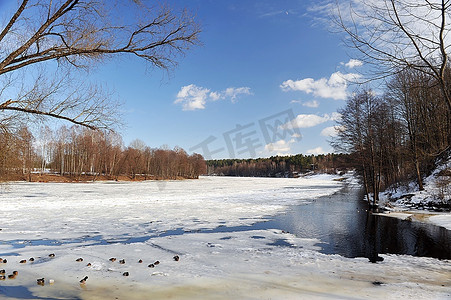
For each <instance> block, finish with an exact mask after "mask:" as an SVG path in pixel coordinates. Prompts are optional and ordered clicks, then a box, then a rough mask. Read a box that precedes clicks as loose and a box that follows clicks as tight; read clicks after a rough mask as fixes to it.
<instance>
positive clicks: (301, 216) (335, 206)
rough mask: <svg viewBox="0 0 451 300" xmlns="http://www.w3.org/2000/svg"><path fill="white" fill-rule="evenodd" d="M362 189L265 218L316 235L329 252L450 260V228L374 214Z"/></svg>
mask: <svg viewBox="0 0 451 300" xmlns="http://www.w3.org/2000/svg"><path fill="white" fill-rule="evenodd" d="M361 199H363V194H362V192H361V191H360V190H359V189H351V188H349V187H346V188H344V189H342V190H341V191H340V192H338V193H336V194H334V195H331V196H328V197H322V198H319V199H316V200H315V201H314V202H313V203H311V204H307V205H299V206H292V207H290V209H289V210H288V211H287V212H286V213H284V214H282V215H278V216H276V217H275V218H273V219H271V220H269V221H268V222H266V223H267V224H265V226H268V227H273V228H274V227H276V228H280V229H282V230H285V231H289V232H290V233H293V234H295V235H296V236H298V237H302V238H317V239H319V240H320V241H321V243H319V244H318V246H320V247H321V248H322V250H321V252H322V253H325V254H340V255H342V256H346V257H368V258H370V257H375V256H377V254H381V253H391V254H408V255H413V256H427V257H434V258H439V259H451V231H449V230H447V229H445V228H443V227H439V226H435V225H431V224H424V223H419V222H411V221H404V220H399V219H396V218H391V217H384V216H375V215H372V214H371V213H370V212H368V211H367V209H368V205H367V202H365V201H363V200H361Z"/></svg>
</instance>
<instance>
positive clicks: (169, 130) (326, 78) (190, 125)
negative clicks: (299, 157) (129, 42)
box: [90, 0, 360, 159]
mask: <svg viewBox="0 0 451 300" xmlns="http://www.w3.org/2000/svg"><path fill="white" fill-rule="evenodd" d="M168 3H169V5H170V6H172V7H174V8H176V9H181V8H183V7H186V8H188V9H189V10H190V11H191V12H192V13H193V14H195V15H196V19H197V21H198V22H199V23H200V24H201V26H202V33H201V34H200V41H201V43H202V44H203V45H202V46H199V47H195V48H194V49H192V50H190V51H189V52H187V53H186V55H185V56H184V57H180V58H179V65H178V67H177V68H176V69H174V70H173V71H172V72H171V73H170V74H169V76H168V74H167V73H165V72H164V71H162V70H159V69H149V68H147V67H146V65H145V63H144V62H143V61H142V60H140V59H138V58H133V57H123V58H120V59H117V60H111V61H108V62H107V63H105V64H102V65H100V66H98V67H97V68H96V69H95V70H94V71H93V73H91V74H90V78H93V79H94V80H95V81H97V82H98V83H100V84H102V85H105V86H107V87H108V89H110V90H112V91H114V93H115V97H117V98H118V99H119V100H120V101H121V102H122V103H123V105H122V107H121V111H122V113H123V122H124V124H125V126H123V127H121V128H120V129H119V132H120V133H121V134H122V136H123V139H124V143H125V145H128V144H129V143H130V142H131V141H133V140H134V139H141V140H143V141H144V142H145V143H146V144H147V145H149V146H151V147H160V146H162V145H167V146H168V147H170V148H173V147H174V146H180V147H182V148H184V149H185V150H186V151H188V152H189V153H193V152H197V153H200V154H202V155H204V156H205V157H206V158H209V159H210V158H213V159H219V158H232V157H238V158H248V157H267V156H271V155H278V154H279V155H287V154H298V153H302V154H312V153H313V154H319V153H327V152H331V151H332V148H331V146H330V145H329V143H328V140H329V139H330V136H329V135H330V134H333V132H334V130H333V128H332V126H334V125H335V120H336V119H337V118H338V117H339V116H338V115H337V113H336V111H337V109H338V108H339V107H342V106H344V104H345V98H346V96H347V95H348V94H349V93H350V92H352V87H350V86H349V85H348V84H347V83H346V81H345V79H349V78H353V77H354V76H356V75H354V73H356V72H357V71H358V68H359V67H360V62H359V61H355V60H351V58H352V57H350V56H349V55H348V53H347V51H348V49H346V48H345V47H344V46H343V45H342V42H341V37H340V36H339V35H337V34H334V33H331V32H330V31H329V30H328V28H327V26H326V25H325V24H324V23H323V22H319V21H318V17H319V16H317V15H315V12H314V11H312V10H311V9H310V8H311V7H312V6H313V5H316V4H317V3H318V2H317V1H307V0H278V1H273V0H190V1H182V0H170V1H168Z"/></svg>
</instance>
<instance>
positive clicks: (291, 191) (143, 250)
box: [0, 175, 451, 299]
mask: <svg viewBox="0 0 451 300" xmlns="http://www.w3.org/2000/svg"><path fill="white" fill-rule="evenodd" d="M333 179H334V177H333V176H328V175H321V176H312V177H306V178H297V179H286V178H226V177H201V178H200V179H199V180H185V181H165V182H152V181H148V182H135V183H130V182H119V183H117V182H97V183H78V184H69V183H45V184H44V183H12V184H8V185H7V186H4V187H3V192H2V193H1V194H0V217H1V223H0V228H1V229H2V230H1V231H0V237H1V241H2V242H1V244H0V257H2V258H7V260H8V263H6V264H0V269H6V272H7V273H10V272H12V271H13V270H18V271H19V275H18V276H17V277H16V279H14V280H11V279H7V280H6V281H2V282H0V296H1V297H3V298H4V297H6V296H8V295H9V296H12V298H14V297H17V298H19V297H20V298H27V297H28V298H33V297H36V298H38V297H41V298H55V299H71V298H81V299H114V298H118V299H147V298H149V297H152V298H157V299H158V298H170V297H172V298H175V299H180V298H183V299H199V298H206V299H238V298H239V299H263V298H264V299H268V298H272V299H323V298H329V299H336V298H340V299H355V298H368V299H373V298H376V299H377V298H389V299H394V298H399V299H401V298H403V299H405V298H407V299H409V298H411V299H419V298H420V299H421V298H423V299H446V298H450V297H451V288H450V287H451V264H450V262H449V261H440V260H436V259H432V258H415V257H410V256H396V255H384V258H385V260H384V261H383V262H382V263H378V264H371V263H369V262H368V260H367V259H366V258H357V259H349V258H344V257H341V256H338V255H325V254H321V253H319V252H318V251H317V250H318V248H317V246H315V244H316V243H318V242H319V241H318V240H314V239H301V238H298V237H296V236H294V235H292V234H290V233H286V232H283V231H281V230H278V229H267V230H252V228H251V227H248V228H247V227H246V226H249V225H251V224H253V223H255V222H256V221H261V220H262V219H264V218H265V217H269V216H272V215H274V214H277V213H282V212H283V211H284V210H285V209H286V207H287V206H289V205H298V204H302V203H306V204H308V203H309V202H310V201H312V200H314V199H315V198H318V197H320V196H325V195H330V194H333V193H334V192H336V191H338V190H339V189H340V188H341V187H342V185H343V182H339V181H333ZM281 242H283V244H284V245H285V246H280V243H281ZM50 253H54V254H55V257H54V258H50V257H48V255H49V254H50ZM176 255H177V256H179V257H180V260H179V261H176V260H174V258H173V257H174V256H176ZM30 257H34V258H35V261H34V262H27V263H26V264H20V263H19V261H20V260H22V259H29V258H30ZM80 257H81V258H83V261H82V262H77V261H76V259H77V258H80ZM111 257H116V258H117V261H115V262H110V261H109V258H111ZM120 259H125V264H120V263H119V260H120ZM140 259H141V260H142V261H143V262H142V263H139V262H138V261H139V260H140ZM157 260H158V261H159V262H160V263H159V264H154V267H153V268H150V267H148V265H150V264H152V263H155V261H157ZM88 263H90V266H88V265H87V264H88ZM124 272H129V276H127V277H125V276H123V273H124ZM85 276H88V280H87V282H86V284H84V285H80V284H79V281H80V280H81V279H82V278H83V277H85ZM42 277H44V278H45V280H46V285H45V286H39V285H36V279H37V278H42ZM49 279H53V280H54V281H55V283H54V284H52V285H49V284H48V280H49Z"/></svg>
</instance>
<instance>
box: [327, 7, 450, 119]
mask: <svg viewBox="0 0 451 300" xmlns="http://www.w3.org/2000/svg"><path fill="white" fill-rule="evenodd" d="M450 8H451V1H449V0H446V1H445V0H424V1H417V0H368V1H338V2H337V5H336V6H335V9H334V10H333V11H334V12H333V14H334V16H335V18H334V19H335V21H336V22H335V23H336V25H338V27H339V29H340V30H342V31H344V32H345V33H346V34H347V38H346V39H345V42H346V44H347V45H348V46H349V47H351V48H354V49H356V50H358V53H360V54H361V56H360V59H361V60H363V61H364V62H366V63H367V64H369V65H371V66H372V67H373V68H370V69H369V70H368V71H369V72H368V74H369V75H370V77H371V78H372V79H374V78H382V77H386V76H390V75H393V74H396V73H399V72H401V71H403V70H405V69H413V70H417V71H419V72H422V73H425V74H427V75H428V76H431V77H433V78H435V79H436V80H437V83H438V85H439V86H440V90H441V93H442V97H443V100H444V101H445V102H446V104H447V107H448V111H449V112H451V91H450V88H449V86H450V84H449V78H447V77H448V76H447V74H446V69H447V67H449V54H448V52H449V48H450V46H451V43H450V41H451V32H450V31H451V22H450V19H451V9H450Z"/></svg>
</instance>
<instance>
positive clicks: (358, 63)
mask: <svg viewBox="0 0 451 300" xmlns="http://www.w3.org/2000/svg"><path fill="white" fill-rule="evenodd" d="M344 65H345V66H346V67H348V68H349V69H352V68H356V67H361V66H363V62H362V61H361V60H358V59H350V60H349V61H348V62H347V63H345V64H344Z"/></svg>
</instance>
